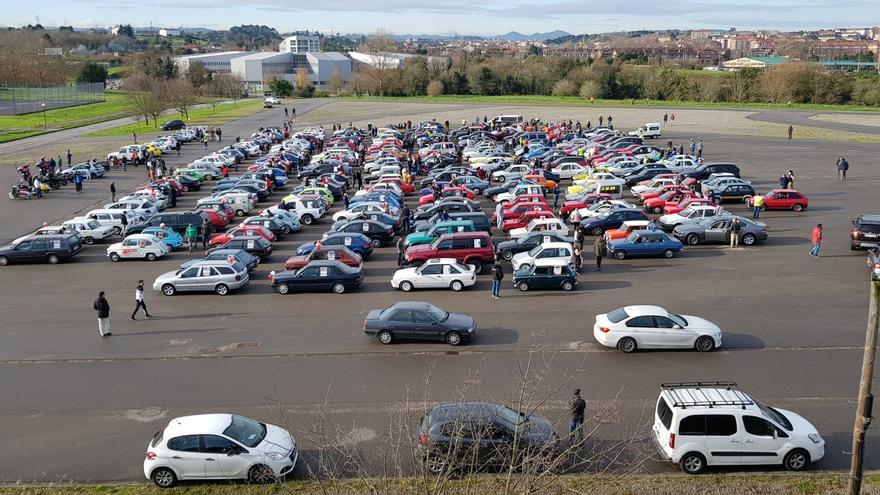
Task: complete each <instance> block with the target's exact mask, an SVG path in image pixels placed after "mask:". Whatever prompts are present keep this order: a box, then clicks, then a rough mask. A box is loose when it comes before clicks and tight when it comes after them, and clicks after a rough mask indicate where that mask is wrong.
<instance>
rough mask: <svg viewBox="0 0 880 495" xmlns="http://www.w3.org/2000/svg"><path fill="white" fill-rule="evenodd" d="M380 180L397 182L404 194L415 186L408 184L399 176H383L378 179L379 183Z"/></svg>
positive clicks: (414, 188) (413, 189)
mask: <svg viewBox="0 0 880 495" xmlns="http://www.w3.org/2000/svg"><path fill="white" fill-rule="evenodd" d="M382 182H393V183H395V184H397V185H398V186H399V187H400V190H401V191H403V192H404V193H405V194H409V193H411V192H413V191H415V190H416V186H415V185H414V184H408V183H406V182H404V181H403V179H401V178H400V177H385V178H384V179H381V180H380V181H379V183H382Z"/></svg>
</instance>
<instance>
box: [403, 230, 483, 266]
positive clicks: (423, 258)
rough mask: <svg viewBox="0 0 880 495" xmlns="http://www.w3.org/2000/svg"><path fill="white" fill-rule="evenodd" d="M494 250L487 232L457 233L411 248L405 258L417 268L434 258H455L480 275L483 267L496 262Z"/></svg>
mask: <svg viewBox="0 0 880 495" xmlns="http://www.w3.org/2000/svg"><path fill="white" fill-rule="evenodd" d="M494 249H495V248H494V246H493V245H492V238H491V237H490V236H489V234H487V233H486V232H482V231H478V232H456V233H454V234H445V235H442V236H440V238H438V239H437V240H436V241H434V242H433V243H431V244H419V245H417V246H410V247H409V248H407V250H406V254H405V257H406V261H407V263H409V264H412V265H416V266H418V265H422V264H424V263H426V262H427V261H428V260H429V259H432V258H455V259H456V260H457V261H458V262H459V263H463V264H465V265H473V266H474V272H475V273H480V272H481V271H482V269H483V266H488V265H490V264H491V263H492V262H493V261H494V259H495V252H494Z"/></svg>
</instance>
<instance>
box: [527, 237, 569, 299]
mask: <svg viewBox="0 0 880 495" xmlns="http://www.w3.org/2000/svg"><path fill="white" fill-rule="evenodd" d="M551 244H555V243H551ZM570 258H571V256H570V255H569V259H561V258H546V259H538V260H536V261H535V262H534V263H531V264H523V265H521V266H520V267H519V268H514V272H513V286H514V287H516V288H517V289H519V290H520V291H522V292H526V291H528V290H531V289H562V290H564V291H566V292H568V291H571V290H574V288H575V287H577V272H575V271H574V269H573V268H572V267H571V264H570Z"/></svg>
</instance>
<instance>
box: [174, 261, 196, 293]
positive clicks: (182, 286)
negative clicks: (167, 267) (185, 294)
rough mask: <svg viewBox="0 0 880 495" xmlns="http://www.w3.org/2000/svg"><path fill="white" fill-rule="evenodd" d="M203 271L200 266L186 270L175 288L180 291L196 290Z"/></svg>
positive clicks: (176, 282)
mask: <svg viewBox="0 0 880 495" xmlns="http://www.w3.org/2000/svg"><path fill="white" fill-rule="evenodd" d="M201 269H202V267H200V266H192V267H189V268H187V269H186V270H184V271H183V273H181V274H180V275H179V276H178V277H177V278H178V279H177V280H176V281H175V282H174V286H175V288H176V289H177V290H179V291H188V290H195V287H196V284H197V283H198V277H199V274H200V273H201Z"/></svg>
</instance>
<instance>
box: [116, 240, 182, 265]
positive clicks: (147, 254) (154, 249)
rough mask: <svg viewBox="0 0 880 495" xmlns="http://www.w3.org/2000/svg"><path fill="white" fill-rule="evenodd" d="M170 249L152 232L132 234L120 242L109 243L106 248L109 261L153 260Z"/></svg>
mask: <svg viewBox="0 0 880 495" xmlns="http://www.w3.org/2000/svg"><path fill="white" fill-rule="evenodd" d="M170 251H171V248H170V247H168V245H167V244H165V243H164V242H163V241H162V240H161V239H159V238H158V237H156V236H154V235H152V234H132V235H130V236H128V237H126V238H125V239H124V240H123V241H122V242H117V243H115V244H111V245H110V246H109V247H108V248H107V256H108V257H110V260H111V261H119V260H121V259H132V258H135V259H145V260H147V261H155V260H156V259H158V258H161V257H162V256H165V255H166V254H168V253H169V252H170Z"/></svg>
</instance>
